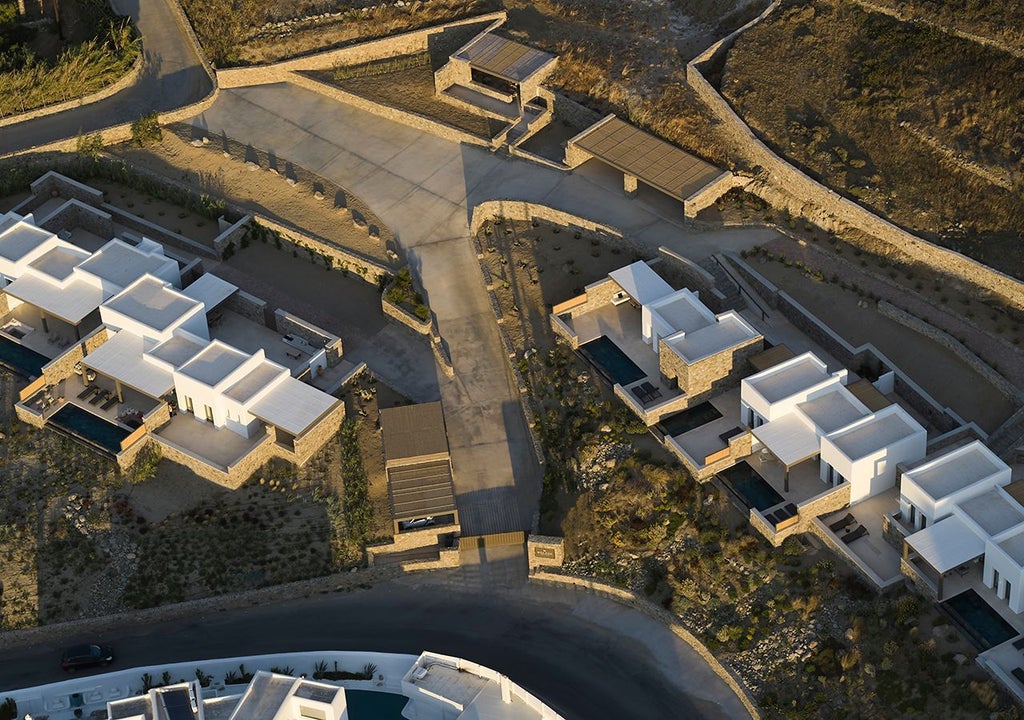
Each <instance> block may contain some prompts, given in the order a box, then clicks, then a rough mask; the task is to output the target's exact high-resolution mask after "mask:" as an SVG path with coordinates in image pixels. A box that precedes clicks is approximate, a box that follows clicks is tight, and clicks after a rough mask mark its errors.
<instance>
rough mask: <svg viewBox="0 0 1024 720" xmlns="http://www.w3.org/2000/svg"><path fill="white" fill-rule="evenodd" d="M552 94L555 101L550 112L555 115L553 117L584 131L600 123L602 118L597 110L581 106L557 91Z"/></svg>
mask: <svg viewBox="0 0 1024 720" xmlns="http://www.w3.org/2000/svg"><path fill="white" fill-rule="evenodd" d="M553 94H554V98H555V99H554V103H553V106H554V107H553V108H552V110H553V111H554V113H555V117H556V118H558V119H559V120H562V121H563V122H565V123H567V124H568V125H571V126H572V127H578V128H580V129H586V128H589V127H590V126H591V125H594V124H595V123H599V122H601V118H603V117H604V115H603V114H602V113H599V112H598V111H597V110H592V109H591V108H588V107H587V106H586V105H581V104H580V103H578V102H576V101H575V100H573V99H572V98H570V97H569V96H568V95H563V94H562V93H560V92H558V91H557V90H556V91H554V93H553Z"/></svg>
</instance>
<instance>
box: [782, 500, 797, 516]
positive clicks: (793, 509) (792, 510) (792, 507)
mask: <svg viewBox="0 0 1024 720" xmlns="http://www.w3.org/2000/svg"><path fill="white" fill-rule="evenodd" d="M783 510H785V511H786V512H787V513H789V514H790V515H796V505H794V504H793V503H786V505H785V507H784V508H783Z"/></svg>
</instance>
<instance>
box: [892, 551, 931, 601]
mask: <svg viewBox="0 0 1024 720" xmlns="http://www.w3.org/2000/svg"><path fill="white" fill-rule="evenodd" d="M900 572H901V573H903V577H904V578H905V579H906V580H907V581H908V582H909V583H910V584H911V585H913V586H914V587H915V588H917V591H918V592H919V593H921V594H922V595H924V596H925V597H926V598H930V599H931V600H933V601H935V602H938V601H939V593H938V591H937V590H936V589H935V588H934V587H932V586H931V585H930V584H928V583H927V582H925V580H924V578H923V577H921V575H920V571H919V570H918V569H917V568H916V567H914V565H913V564H912V563H909V562H907V560H906V559H905V558H903V557H902V556H901V557H900Z"/></svg>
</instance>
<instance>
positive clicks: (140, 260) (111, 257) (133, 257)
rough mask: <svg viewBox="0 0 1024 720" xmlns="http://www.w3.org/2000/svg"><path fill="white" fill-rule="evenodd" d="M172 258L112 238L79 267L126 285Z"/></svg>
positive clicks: (111, 281) (169, 261)
mask: <svg viewBox="0 0 1024 720" xmlns="http://www.w3.org/2000/svg"><path fill="white" fill-rule="evenodd" d="M168 263H174V260H171V259H170V258H168V257H166V256H164V255H161V254H158V253H156V252H153V253H149V252H144V251H142V250H139V249H137V248H134V247H132V246H131V245H129V244H128V243H126V242H124V241H123V240H118V239H116V238H115V239H113V240H111V241H110V242H108V243H107V244H106V245H104V246H103V247H101V248H100V249H99V250H97V251H96V252H94V253H93V254H92V257H90V258H89V259H88V260H86V261H85V262H83V263H82V264H81V265H79V266H78V267H79V269H80V270H82V271H84V272H87V273H89V274H90V275H95V276H96V277H98V278H100V279H102V280H106V281H107V282H110V283H113V284H114V285H116V286H117V287H121V288H124V287H128V286H129V285H131V284H132V283H133V282H135V281H136V280H138V279H139V278H140V277H142V276H143V275H145V274H146V273H156V272H158V271H159V270H160V269H161V268H164V267H166V266H167V264H168Z"/></svg>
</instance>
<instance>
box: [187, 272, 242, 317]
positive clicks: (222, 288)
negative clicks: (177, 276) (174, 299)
mask: <svg viewBox="0 0 1024 720" xmlns="http://www.w3.org/2000/svg"><path fill="white" fill-rule="evenodd" d="M237 289H238V287H237V286H236V285H232V284H231V283H229V282H228V281H227V280H224V279H222V278H219V277H217V276H216V275H211V274H210V273H204V274H203V276H202V277H200V278H199V279H198V280H196V281H195V282H194V283H192V284H191V285H189V286H188V287H187V288H185V289H184V290H182V291H181V292H182V293H183V294H184V295H187V296H188V297H190V298H192V299H193V300H196V301H198V302H201V303H202V304H203V305H205V306H206V312H210V310H212V309H213V308H215V307H217V306H218V305H220V304H221V303H222V302H224V301H225V300H227V299H228V298H229V297H231V295H232V293H234V292H235V290H237Z"/></svg>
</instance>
